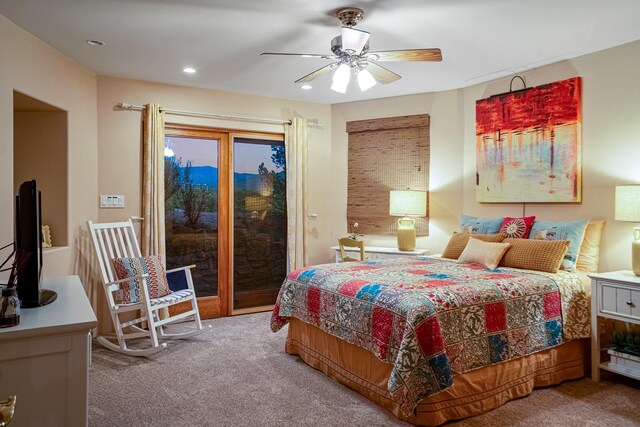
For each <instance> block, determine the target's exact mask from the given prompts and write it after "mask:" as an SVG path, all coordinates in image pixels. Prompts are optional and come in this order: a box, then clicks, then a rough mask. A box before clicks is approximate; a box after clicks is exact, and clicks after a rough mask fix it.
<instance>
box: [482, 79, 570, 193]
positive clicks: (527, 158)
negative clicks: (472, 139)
mask: <svg viewBox="0 0 640 427" xmlns="http://www.w3.org/2000/svg"><path fill="white" fill-rule="evenodd" d="M581 124H582V113H581V79H580V77H574V78H572V79H567V80H562V81H559V82H554V83H549V84H546V85H542V86H536V87H532V88H528V89H522V90H519V91H515V92H509V93H505V94H501V95H495V96H492V97H490V98H486V99H481V100H479V101H476V162H477V170H476V198H477V200H478V202H530V203H571V202H574V203H577V202H580V201H581V199H582V188H581V187H582V185H581V180H582V159H581V146H580V145H581V142H580V138H581Z"/></svg>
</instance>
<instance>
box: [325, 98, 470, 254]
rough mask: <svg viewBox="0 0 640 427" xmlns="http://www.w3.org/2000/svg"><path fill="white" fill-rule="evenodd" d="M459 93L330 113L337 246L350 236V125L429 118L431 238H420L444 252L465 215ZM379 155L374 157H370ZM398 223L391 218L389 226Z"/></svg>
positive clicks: (391, 243)
mask: <svg viewBox="0 0 640 427" xmlns="http://www.w3.org/2000/svg"><path fill="white" fill-rule="evenodd" d="M460 95H461V94H460V92H459V91H447V92H437V93H426V94H420V95H409V96H401V97H392V98H383V99H377V100H374V101H363V102H349V103H344V104H334V105H333V106H332V108H331V115H332V119H331V121H332V125H333V129H332V134H331V146H332V157H333V164H334V165H335V166H334V167H335V170H334V173H333V183H332V185H333V193H334V194H335V197H336V199H335V202H334V205H335V208H334V211H333V213H332V222H333V233H334V234H333V235H332V244H333V245H335V244H337V242H336V239H337V238H339V237H342V236H344V235H345V234H346V233H347V223H346V218H347V148H348V141H347V133H346V130H345V129H346V123H347V122H349V121H352V120H364V119H371V118H380V117H393V116H403V115H410V114H424V113H428V114H430V116H431V127H430V140H431V147H430V148H431V163H430V173H429V187H430V188H429V236H427V237H418V240H417V247H419V248H427V249H430V250H431V251H432V253H436V252H441V251H442V249H444V245H445V244H446V242H447V241H448V239H449V236H450V235H451V231H452V230H453V229H455V227H456V225H457V223H458V217H459V215H460V214H459V212H460V211H461V210H462V179H461V177H462V166H463V164H462V148H463V146H462V143H461V141H462V130H463V123H462V116H461V112H462V99H461V96H460ZM371 154H372V155H375V153H371ZM396 220H397V218H394V217H389V221H396ZM363 240H364V241H365V245H367V244H368V245H377V246H388V247H396V246H397V242H396V239H395V237H389V236H369V235H367V236H364V237H363Z"/></svg>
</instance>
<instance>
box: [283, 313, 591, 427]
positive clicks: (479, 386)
mask: <svg viewBox="0 0 640 427" xmlns="http://www.w3.org/2000/svg"><path fill="white" fill-rule="evenodd" d="M586 343H587V340H574V341H570V342H568V343H565V344H563V345H560V346H558V347H554V348H551V349H548V350H545V351H541V352H539V353H535V354H531V355H529V356H525V357H522V358H519V359H515V360H511V361H507V362H503V363H499V364H496V365H491V366H487V367H484V368H480V369H477V370H474V371H471V372H467V373H466V374H462V375H458V376H456V377H454V384H453V387H451V388H449V389H448V390H445V391H442V392H440V393H437V394H435V395H432V396H429V397H427V398H425V399H423V400H422V401H420V402H419V403H418V406H417V408H416V411H415V412H416V413H415V414H412V415H410V416H409V417H406V416H403V415H402V413H401V411H400V407H399V405H398V404H397V403H396V402H394V401H393V400H392V399H391V396H390V394H389V392H388V391H387V380H388V379H389V375H390V373H391V365H390V364H388V363H385V362H383V361H381V360H380V359H378V358H377V357H375V356H374V355H373V354H372V353H370V352H369V351H367V350H364V349H362V348H360V347H357V346H355V345H353V344H349V343H348V342H346V341H343V340H341V339H339V338H337V337H334V336H333V335H330V334H328V333H326V332H324V331H322V330H320V329H318V328H317V327H315V326H313V325H310V324H308V323H305V322H302V321H301V320H298V319H296V318H291V319H290V322H289V331H288V335H287V342H286V352H287V353H289V354H297V355H299V356H300V357H301V358H302V360H304V361H305V362H306V363H307V364H308V365H310V366H312V367H314V368H315V369H318V370H320V371H322V372H324V373H325V374H327V375H328V376H330V377H332V378H335V379H336V380H337V381H339V382H341V383H342V384H345V385H346V386H348V387H350V388H352V389H354V390H355V391H357V392H358V393H360V394H362V395H363V396H365V397H366V398H368V399H369V400H371V401H372V402H374V403H376V404H378V405H380V406H382V407H383V408H385V409H387V410H389V411H391V412H392V413H393V414H394V415H395V416H396V417H398V418H400V419H402V420H405V421H408V422H410V423H412V424H417V425H425V426H437V425H440V424H443V423H445V422H447V421H449V420H457V419H462V418H467V417H471V416H474V415H479V414H482V413H484V412H487V411H489V410H491V409H495V408H497V407H499V406H501V405H503V404H505V403H506V402H508V401H509V400H511V399H516V398H519V397H523V396H526V395H528V394H530V393H531V391H532V390H533V388H534V387H544V386H549V385H554V384H559V383H561V382H562V381H565V380H570V379H576V378H580V377H582V376H584V366H585V363H584V362H585V350H586V348H585V345H586Z"/></svg>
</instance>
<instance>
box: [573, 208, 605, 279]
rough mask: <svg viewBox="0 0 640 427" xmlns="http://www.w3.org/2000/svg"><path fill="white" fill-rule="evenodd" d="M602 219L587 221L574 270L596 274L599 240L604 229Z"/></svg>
mask: <svg viewBox="0 0 640 427" xmlns="http://www.w3.org/2000/svg"><path fill="white" fill-rule="evenodd" d="M604 223H605V221H604V219H599V220H596V221H589V222H588V223H587V228H586V230H585V231H584V239H582V245H580V252H579V253H578V262H577V263H576V270H580V271H585V272H587V273H597V272H598V262H599V261H600V239H601V238H602V229H603V228H604Z"/></svg>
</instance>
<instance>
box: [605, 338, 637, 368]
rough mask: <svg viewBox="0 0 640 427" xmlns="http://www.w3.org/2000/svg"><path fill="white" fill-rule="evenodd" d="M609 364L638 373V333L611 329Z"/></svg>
mask: <svg viewBox="0 0 640 427" xmlns="http://www.w3.org/2000/svg"><path fill="white" fill-rule="evenodd" d="M607 352H608V353H609V354H610V355H611V361H610V362H609V364H611V365H615V366H617V367H621V368H625V369H631V370H634V371H637V373H638V374H639V375H640V334H637V333H634V332H631V331H629V330H625V331H613V333H612V335H611V348H610V349H609V350H608V351H607Z"/></svg>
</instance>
